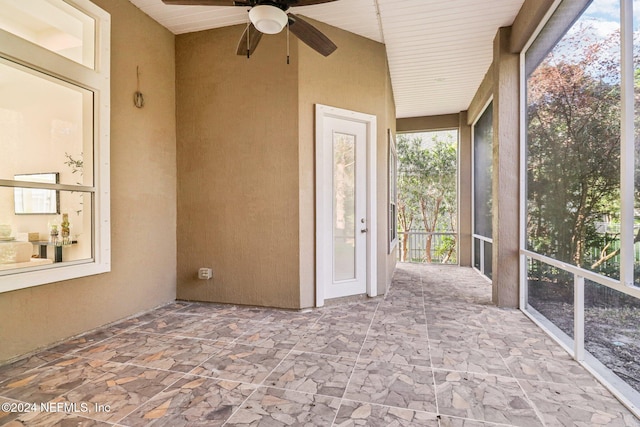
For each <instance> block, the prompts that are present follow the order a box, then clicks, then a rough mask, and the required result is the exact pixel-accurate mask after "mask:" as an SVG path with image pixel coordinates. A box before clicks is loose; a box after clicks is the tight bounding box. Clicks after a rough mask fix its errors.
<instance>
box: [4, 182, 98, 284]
mask: <svg viewBox="0 0 640 427" xmlns="http://www.w3.org/2000/svg"><path fill="white" fill-rule="evenodd" d="M18 190H20V189H16V188H12V187H0V274H1V273H2V272H6V271H9V270H17V269H21V268H28V267H34V266H40V265H52V266H54V267H55V266H56V265H54V264H58V263H61V262H62V263H64V262H68V261H78V260H85V259H86V260H89V259H91V258H92V253H93V243H92V241H91V230H92V197H91V193H88V192H78V191H58V192H57V193H58V195H59V201H58V203H59V208H60V212H62V213H61V214H50V215H47V214H29V215H16V214H15V204H16V203H17V202H19V201H20V198H17V197H16V193H17V192H18ZM31 190H38V189H31ZM40 190H41V191H48V190H44V189H40ZM20 197H26V196H25V195H22V196H20Z"/></svg>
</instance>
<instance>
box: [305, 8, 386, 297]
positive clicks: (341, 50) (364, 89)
mask: <svg viewBox="0 0 640 427" xmlns="http://www.w3.org/2000/svg"><path fill="white" fill-rule="evenodd" d="M312 22H313V23H314V25H316V26H317V27H318V28H319V29H321V30H322V31H323V32H324V33H325V34H327V36H329V38H331V40H332V41H333V42H334V43H335V44H336V45H337V46H338V49H337V50H336V51H335V52H334V53H333V54H332V55H331V56H329V57H327V58H324V57H322V56H321V55H318V54H317V53H315V52H314V51H313V50H311V49H309V48H308V47H307V46H305V45H302V44H301V45H300V49H299V55H300V60H299V61H300V62H299V63H300V67H299V68H300V71H299V73H300V75H299V78H300V83H301V84H300V105H299V111H300V112H299V117H300V119H299V120H300V140H299V146H300V170H299V174H300V175H299V176H300V242H301V243H300V287H301V294H300V304H301V306H302V307H311V306H313V305H314V304H315V269H314V268H313V267H314V265H315V237H314V236H315V223H314V215H315V210H314V198H315V190H314V186H315V181H314V168H315V158H314V150H315V148H314V147H315V145H314V136H315V127H314V117H315V116H314V111H315V110H314V106H315V104H323V105H329V106H332V107H338V108H343V109H347V110H353V111H357V112H361V113H367V114H373V115H375V116H376V117H377V127H378V129H377V142H378V144H377V149H376V158H377V165H376V166H377V171H376V172H377V183H376V185H377V199H378V209H377V217H378V228H377V240H378V257H377V262H378V270H377V276H378V294H383V293H384V292H385V290H386V287H387V285H388V283H389V282H390V279H391V275H392V274H393V269H394V268H395V251H394V252H393V253H392V254H387V252H388V251H387V249H388V243H387V181H388V179H387V177H388V174H387V129H391V130H392V131H393V132H394V133H395V103H394V100H393V95H392V90H391V83H390V80H389V71H388V67H387V60H386V51H385V47H384V45H382V44H380V43H377V42H375V41H372V40H369V39H366V38H363V37H360V36H357V35H354V34H352V33H349V32H347V31H343V30H340V29H337V28H335V27H331V26H328V25H325V24H322V23H320V22H316V21H312Z"/></svg>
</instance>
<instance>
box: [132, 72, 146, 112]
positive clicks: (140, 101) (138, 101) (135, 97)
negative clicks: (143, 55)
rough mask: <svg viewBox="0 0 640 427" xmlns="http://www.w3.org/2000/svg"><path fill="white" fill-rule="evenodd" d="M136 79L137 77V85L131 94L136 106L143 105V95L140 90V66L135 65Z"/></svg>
mask: <svg viewBox="0 0 640 427" xmlns="http://www.w3.org/2000/svg"><path fill="white" fill-rule="evenodd" d="M136 79H137V82H138V83H137V87H136V89H137V90H136V93H134V94H133V105H135V106H136V107H138V108H142V107H144V96H143V95H142V92H140V68H139V67H138V66H136Z"/></svg>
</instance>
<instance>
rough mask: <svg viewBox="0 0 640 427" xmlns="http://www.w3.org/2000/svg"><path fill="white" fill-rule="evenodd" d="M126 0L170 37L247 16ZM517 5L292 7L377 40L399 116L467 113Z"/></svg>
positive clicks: (421, 0) (501, 0) (449, 0)
mask: <svg viewBox="0 0 640 427" xmlns="http://www.w3.org/2000/svg"><path fill="white" fill-rule="evenodd" d="M130 1H131V2H132V3H133V4H135V5H136V6H138V7H139V8H140V9H142V11H144V12H145V13H146V14H147V15H149V16H150V17H151V18H153V19H155V20H156V21H158V22H159V23H160V24H162V25H163V26H165V27H166V28H168V29H169V30H170V31H171V32H173V33H174V34H182V33H188V32H193V31H200V30H206V29H210V28H217V27H224V26H228V25H235V24H242V23H246V22H247V20H248V18H247V11H246V8H243V7H214V6H167V5H165V4H163V3H162V1H161V0H130ZM523 2H524V0H483V1H479V0H339V1H334V2H331V3H326V4H320V5H315V6H306V7H297V8H294V9H292V11H293V12H294V13H296V14H300V15H303V16H308V17H310V18H312V19H315V20H318V21H322V22H325V23H327V24H329V25H333V26H335V27H338V28H341V29H343V30H347V31H350V32H352V33H355V34H359V35H361V36H363V37H367V38H369V39H372V40H375V41H378V42H381V43H384V44H385V46H386V50H387V56H388V60H389V69H390V72H391V82H392V85H393V93H394V97H395V102H396V115H397V117H398V118H403V117H420V116H432V115H439V114H450V113H457V112H460V111H464V110H466V109H467V108H468V107H469V103H470V102H471V99H472V98H473V95H474V94H475V92H476V90H477V88H478V86H479V85H480V83H481V82H482V79H483V77H484V75H485V73H486V72H487V69H488V68H489V65H490V64H491V61H492V56H493V53H492V47H493V38H494V36H495V34H496V31H497V30H498V28H500V27H503V26H509V25H511V24H512V23H513V20H514V19H515V17H516V15H517V13H518V11H519V10H520V7H521V6H522V3H523ZM338 48H339V47H338Z"/></svg>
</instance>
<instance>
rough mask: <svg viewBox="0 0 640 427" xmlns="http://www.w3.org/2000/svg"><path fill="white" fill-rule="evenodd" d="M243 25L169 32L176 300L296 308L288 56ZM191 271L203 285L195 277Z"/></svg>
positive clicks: (293, 102) (294, 111) (293, 76)
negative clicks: (251, 38)
mask: <svg viewBox="0 0 640 427" xmlns="http://www.w3.org/2000/svg"><path fill="white" fill-rule="evenodd" d="M243 30H244V26H243V25H239V26H233V27H227V28H220V29H215V30H209V31H202V32H197V33H190V34H184V35H180V36H177V38H176V52H177V53H176V87H177V93H178V97H177V118H178V128H177V135H178V182H179V185H178V293H177V296H178V298H179V299H186V300H201V301H215V302H225V303H237V304H248V305H262V306H272V307H286V308H298V307H299V301H300V298H299V293H300V286H299V269H298V256H299V255H298V254H299V251H298V167H297V165H298V63H297V61H298V56H297V46H296V44H295V43H293V44H292V51H291V64H290V65H287V63H286V38H285V37H284V36H285V33H281V34H278V35H275V36H267V35H265V36H264V37H263V38H262V41H261V42H260V45H259V46H258V48H257V49H256V51H255V54H254V55H253V56H252V57H251V59H247V58H246V57H243V56H237V55H236V54H235V50H236V46H237V43H238V40H239V39H240V36H241V34H242V32H243ZM200 267H210V268H212V269H213V275H214V277H213V279H212V280H198V278H197V272H198V268H200Z"/></svg>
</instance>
